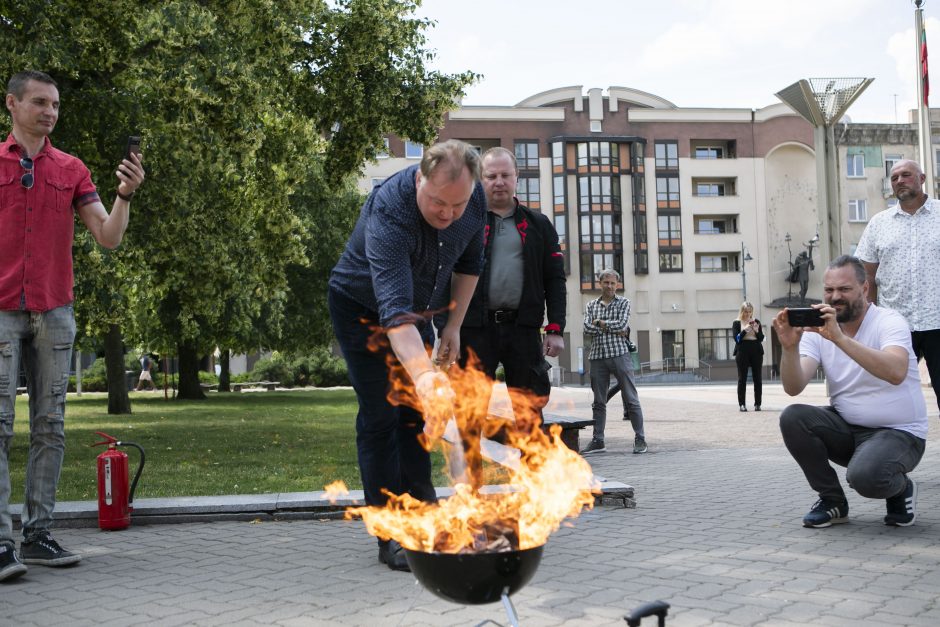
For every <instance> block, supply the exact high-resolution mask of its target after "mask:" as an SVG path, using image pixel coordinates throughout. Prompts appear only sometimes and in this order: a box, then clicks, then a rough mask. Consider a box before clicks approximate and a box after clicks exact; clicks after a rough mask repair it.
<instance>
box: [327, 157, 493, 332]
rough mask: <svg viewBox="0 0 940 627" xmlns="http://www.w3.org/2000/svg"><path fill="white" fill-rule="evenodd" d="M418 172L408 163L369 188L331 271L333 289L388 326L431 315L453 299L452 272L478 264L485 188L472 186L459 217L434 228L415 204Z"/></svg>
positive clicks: (473, 269)
mask: <svg viewBox="0 0 940 627" xmlns="http://www.w3.org/2000/svg"><path fill="white" fill-rule="evenodd" d="M417 171H418V166H417V165H414V166H411V167H410V168H406V169H404V170H402V171H401V172H399V173H397V174H395V175H393V176H391V177H389V178H388V179H386V180H385V181H384V182H382V184H381V185H379V186H377V187H375V188H374V189H373V190H372V193H371V194H370V195H369V198H368V200H366V202H365V204H364V205H363V206H362V210H361V212H360V214H359V220H358V221H357V222H356V226H355V228H354V229H353V232H352V235H350V237H349V241H348V242H346V249H345V250H344V251H343V254H342V256H341V257H340V258H339V261H338V262H337V263H336V267H334V268H333V273H332V274H331V275H330V289H333V290H335V291H336V292H338V293H340V294H342V295H343V296H346V297H347V298H350V299H352V300H354V301H356V302H358V303H359V304H361V305H363V306H364V307H367V308H368V309H371V310H372V311H375V312H377V313H378V316H379V323H380V324H381V325H382V326H383V327H386V328H388V327H394V326H398V325H400V324H405V323H414V322H416V320H417V316H420V317H421V318H423V319H425V320H427V319H429V317H430V314H431V313H433V312H434V311H437V310H440V309H443V308H445V307H447V305H448V304H449V303H450V278H451V273H452V272H457V273H459V274H469V275H476V276H479V274H480V272H481V271H482V269H483V227H484V225H485V224H486V198H485V196H484V195H483V186H482V185H480V184H479V183H477V184H476V185H475V186H474V190H473V194H472V196H471V197H470V201H469V202H468V203H467V208H466V210H465V211H464V213H463V215H462V216H461V217H460V219H459V220H457V221H456V222H454V223H452V224H451V225H450V226H448V227H447V228H446V229H443V230H437V229H435V228H434V227H432V226H431V225H430V224H428V223H427V221H426V220H425V219H424V216H422V215H421V211H420V210H419V209H418V203H417V195H416V192H417V189H416V187H415V174H416V173H417ZM415 314H417V316H416V315H415Z"/></svg>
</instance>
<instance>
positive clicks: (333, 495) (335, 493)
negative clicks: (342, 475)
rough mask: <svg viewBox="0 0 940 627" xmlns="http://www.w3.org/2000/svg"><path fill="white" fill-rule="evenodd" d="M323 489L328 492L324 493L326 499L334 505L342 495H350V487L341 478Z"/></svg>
mask: <svg viewBox="0 0 940 627" xmlns="http://www.w3.org/2000/svg"><path fill="white" fill-rule="evenodd" d="M323 491H324V492H325V493H326V494H324V496H325V497H326V499H327V500H328V501H329V502H330V503H333V504H334V505H335V504H336V502H337V501H338V500H339V499H340V497H343V496H349V488H347V487H346V484H345V483H344V482H342V481H339V480H337V481H334V482H332V483H330V484H328V485H327V486H326V487H324V488H323Z"/></svg>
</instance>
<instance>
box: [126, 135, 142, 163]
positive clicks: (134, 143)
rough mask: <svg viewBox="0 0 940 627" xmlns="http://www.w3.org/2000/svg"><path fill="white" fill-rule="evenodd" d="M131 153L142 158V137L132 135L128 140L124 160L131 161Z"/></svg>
mask: <svg viewBox="0 0 940 627" xmlns="http://www.w3.org/2000/svg"><path fill="white" fill-rule="evenodd" d="M131 153H134V154H136V155H137V158H138V159H139V158H140V136H139V135H131V136H129V137H128V138H127V146H126V147H125V148H124V158H125V159H127V160H128V161H130V160H131Z"/></svg>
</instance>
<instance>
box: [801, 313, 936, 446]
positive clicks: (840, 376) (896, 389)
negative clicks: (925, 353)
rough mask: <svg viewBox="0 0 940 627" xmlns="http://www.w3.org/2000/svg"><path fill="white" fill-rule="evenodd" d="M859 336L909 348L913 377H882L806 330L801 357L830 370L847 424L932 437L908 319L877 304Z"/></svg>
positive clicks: (879, 345)
mask: <svg viewBox="0 0 940 627" xmlns="http://www.w3.org/2000/svg"><path fill="white" fill-rule="evenodd" d="M855 340H856V341H857V342H859V343H861V344H864V345H865V346H870V347H872V348H876V349H878V350H884V349H885V348H886V347H888V346H900V347H901V348H903V349H904V350H906V351H907V355H908V359H907V376H906V377H905V378H904V381H902V382H901V383H900V385H892V384H890V383H888V382H887V381H885V380H884V379H879V378H878V377H876V376H874V375H873V374H871V373H869V372H868V371H867V370H865V369H864V368H862V367H861V366H859V365H858V364H857V363H856V362H855V361H854V360H852V359H851V358H850V357H849V356H848V355H846V354H845V353H844V352H842V349H840V348H838V347H836V345H835V344H833V343H832V342H830V341H829V340H827V339H825V338H823V337H822V336H821V335H819V334H818V333H804V334H803V339H802V341H801V342H800V355H805V356H806V357H810V358H812V359H815V360H816V361H817V362H818V363H819V364H820V365H822V367H823V370H824V371H825V373H826V380H827V381H828V382H829V395H830V400H831V402H832V406H833V407H835V408H836V411H837V412H839V415H840V416H842V418H843V419H845V421H846V422H848V423H849V424H853V425H859V426H861V427H873V428H878V427H890V428H892V429H899V430H901V431H907V432H908V433H910V434H912V435H915V436H917V437H919V438H926V437H927V405H926V403H925V402H924V394H923V392H921V389H920V373H919V372H918V370H917V359H916V358H915V357H914V350H913V349H912V348H911V331H910V327H908V325H907V321H905V320H904V317H903V316H901V314H899V313H898V312H896V311H893V310H891V309H885V308H883V307H876V306H875V305H871V306H869V308H868V311H867V312H866V313H865V318H864V319H863V320H862V325H861V327H859V329H858V333H856V334H855Z"/></svg>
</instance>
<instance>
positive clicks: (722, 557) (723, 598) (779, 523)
mask: <svg viewBox="0 0 940 627" xmlns="http://www.w3.org/2000/svg"><path fill="white" fill-rule="evenodd" d="M766 388H767V389H766V393H765V400H764V409H765V411H764V412H761V413H754V412H748V413H747V414H741V413H739V412H738V411H737V403H736V401H735V398H734V390H733V388H732V387H731V386H727V385H715V386H699V387H669V388H665V387H664V388H652V387H649V388H641V389H640V397H641V400H642V402H643V406H644V410H645V412H646V416H647V435H648V440H649V443H650V453H649V454H647V455H632V454H630V453H629V452H628V451H629V450H630V447H631V446H632V432H631V430H630V427H629V423H627V422H623V421H621V420H619V416H620V415H621V409H620V406H619V403H618V402H617V401H612V403H611V407H610V417H611V421H610V425H609V427H608V437H607V441H608V442H607V443H608V448H609V451H610V452H608V453H607V454H606V455H602V456H596V457H594V458H593V459H592V464H593V465H594V467H595V470H596V472H597V473H598V474H599V475H602V476H605V477H608V478H611V479H617V480H620V481H624V482H626V483H629V484H631V485H633V486H634V487H635V488H636V497H637V503H638V505H637V508H636V509H614V508H607V507H604V508H598V509H595V510H594V511H591V512H587V513H585V514H583V515H582V516H581V517H580V518H578V519H576V520H574V521H572V526H571V527H568V528H563V529H562V530H560V531H559V532H557V533H556V534H555V535H554V536H553V537H552V538H551V540H550V541H549V543H548V545H547V546H546V548H545V554H544V557H543V560H542V564H541V566H540V568H539V570H538V572H537V573H536V575H535V577H534V578H533V580H532V582H531V583H530V584H529V585H528V586H526V587H525V588H524V589H522V590H521V591H520V592H519V593H517V594H516V595H514V597H513V600H514V603H515V605H516V609H517V611H518V614H519V618H520V623H521V624H522V625H585V626H586V625H623V624H625V623H624V622H623V619H622V616H623V615H624V614H625V613H626V612H627V611H628V610H630V609H631V608H633V607H635V606H637V605H639V604H641V603H643V602H646V601H650V600H654V599H663V600H665V601H668V602H669V603H671V604H672V609H671V611H670V615H669V619H668V621H667V624H669V625H689V626H692V625H781V626H785V625H804V624H816V625H827V626H830V625H832V626H839V625H846V626H848V625H853V626H855V625H937V624H940V607H938V604H937V597H938V594H937V590H938V589H940V487H938V486H940V452H938V451H937V447H936V439H937V437H938V436H937V435H936V434H934V435H932V436H931V438H930V440H931V442H930V444H929V445H928V448H927V454H926V456H925V458H924V461H923V462H922V463H921V465H920V467H918V469H917V470H916V471H915V472H914V474H913V475H912V476H913V477H914V478H915V479H917V480H918V482H919V485H920V498H919V508H918V520H917V524H916V525H915V526H914V527H910V528H905V529H902V528H893V527H885V526H884V525H883V524H882V522H881V519H882V516H883V515H884V503H883V502H876V501H869V500H866V499H863V498H861V497H859V496H857V495H855V494H854V493H852V492H851V491H850V492H849V502H850V506H851V522H850V523H849V524H846V525H840V526H837V527H834V528H830V529H822V530H810V529H804V528H802V527H801V526H800V519H801V517H802V515H803V514H804V513H805V511H806V510H807V509H808V508H809V506H811V505H812V503H813V501H814V495H813V494H812V493H811V492H810V490H809V489H808V487H807V486H806V485H805V480H804V479H803V477H802V474H801V473H800V472H799V470H798V468H797V467H796V465H795V464H794V463H793V461H792V460H791V459H790V458H789V456H788V455H787V453H786V451H785V449H783V447H782V444H781V443H780V437H779V434H778V432H777V430H776V418H777V415H778V412H779V410H780V409H782V408H783V407H784V406H785V405H786V404H787V403H788V402H790V399H788V398H787V397H785V396H784V395H783V394H782V392H781V391H780V388H779V386H777V385H773V384H770V385H767V386H766ZM926 396H927V399H928V407H929V408H931V423H932V426H934V427H936V420H937V414H936V409H935V408H936V403H935V402H934V399H933V397H932V392H930V391H929V390H928V391H927V393H926ZM823 398H824V390H823V389H822V386H814V387H813V388H812V389H811V390H809V391H808V392H807V393H806V394H805V395H804V397H802V398H801V399H800V400H804V399H805V400H807V402H822V399H823ZM555 399H556V402H557V403H558V404H559V405H561V406H562V409H564V410H565V411H573V412H576V413H578V414H582V415H586V414H587V413H589V412H590V407H589V406H590V398H589V394H588V392H587V391H586V390H583V389H564V390H561V391H558V392H557V393H556V394H555ZM935 431H936V429H935ZM57 535H58V537H59V538H60V539H61V540H62V542H63V544H66V545H67V546H69V547H70V548H72V549H74V550H78V551H80V552H82V553H83V554H84V555H85V560H84V561H83V562H82V563H81V564H80V565H79V566H77V567H75V568H70V569H49V568H42V567H31V568H30V571H29V573H27V574H26V575H25V576H24V577H22V578H20V579H18V580H16V581H14V582H11V583H7V584H0V617H2V618H0V623H6V624H18V625H43V626H45V625H65V624H68V625H92V624H94V625H142V624H147V625H153V624H155V625H230V624H234V625H255V624H274V625H330V624H349V625H409V626H410V625H475V624H477V623H480V622H481V621H484V620H487V619H489V620H494V621H497V622H500V623H506V615H505V613H504V612H503V609H502V606H501V605H500V604H493V605H484V606H472V607H470V606H461V605H455V604H452V603H448V602H446V601H442V600H439V599H437V598H436V597H434V596H433V595H431V594H430V593H428V592H427V591H425V590H423V589H422V588H421V587H420V586H418V585H417V584H416V583H415V581H414V579H413V578H412V577H411V576H410V575H408V574H406V573H396V572H392V571H390V570H388V569H387V568H385V567H384V566H380V565H379V564H378V563H377V561H376V550H375V541H374V539H373V538H370V537H369V536H368V535H367V534H366V533H365V531H364V529H363V527H362V525H361V524H360V523H352V522H340V521H294V522H264V523H258V524H252V523H248V522H214V523H203V524H182V525H151V526H137V527H131V528H130V529H127V530H124V531H120V532H111V533H106V532H100V531H98V530H96V529H63V530H61V531H60V532H59V533H58V534H57ZM647 623H648V624H655V621H653V620H652V619H647Z"/></svg>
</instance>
